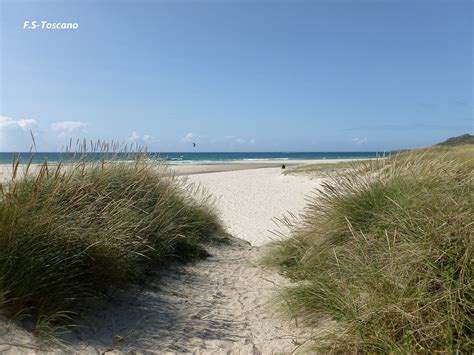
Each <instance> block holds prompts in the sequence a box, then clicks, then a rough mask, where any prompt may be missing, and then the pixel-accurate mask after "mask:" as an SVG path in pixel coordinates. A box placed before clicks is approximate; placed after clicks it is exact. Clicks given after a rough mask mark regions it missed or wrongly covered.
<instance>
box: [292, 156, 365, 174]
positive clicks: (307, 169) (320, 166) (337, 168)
mask: <svg viewBox="0 0 474 355" xmlns="http://www.w3.org/2000/svg"><path fill="white" fill-rule="evenodd" d="M367 162H369V161H368V160H354V161H342V162H337V163H315V164H306V165H302V166H298V167H295V168H288V169H286V170H285V171H284V172H283V174H284V175H296V174H304V175H309V176H314V177H320V176H328V175H331V174H334V173H341V172H344V171H347V170H357V169H362V168H364V167H366V166H367Z"/></svg>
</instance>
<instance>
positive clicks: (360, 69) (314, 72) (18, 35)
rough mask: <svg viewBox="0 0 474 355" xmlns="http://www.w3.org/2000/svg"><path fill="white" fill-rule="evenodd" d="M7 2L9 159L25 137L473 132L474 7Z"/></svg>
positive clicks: (394, 141)
mask: <svg viewBox="0 0 474 355" xmlns="http://www.w3.org/2000/svg"><path fill="white" fill-rule="evenodd" d="M0 4H1V5H0V42H1V43H0V51H1V56H0V58H1V59H0V60H1V62H0V68H1V69H0V151H26V150H29V148H30V146H31V142H32V139H31V133H30V132H32V133H33V134H34V137H35V141H36V149H37V150H38V151H59V150H61V149H62V147H63V146H64V145H65V144H67V143H68V142H69V139H70V138H72V139H77V138H86V139H92V140H97V139H101V140H103V141H109V142H110V141H112V140H114V141H119V142H122V143H134V144H139V145H141V146H146V147H148V149H149V150H152V151H163V152H164V151H214V152H220V151H222V152H226V151H242V152H245V151H277V152H281V151H283V152H286V151H388V150H392V149H401V148H412V147H418V146H426V145H430V144H434V143H437V142H440V141H442V140H444V139H446V138H447V137H450V136H455V135H460V134H464V133H474V117H473V91H472V88H473V81H474V74H473V68H472V64H473V31H474V30H473V4H472V2H471V1H470V0H467V1H465V0H409V1H408V0H360V1H353V0H351V1H348V0H346V1H344V0H313V1H298V0H294V1H290V0H288V1H281V0H280V1H270V0H261V1H258V0H253V1H250V0H245V1H243V0H242V1H230V0H220V1H218V0H212V1H211V0H208V1H204V0H202V1H199V0H194V1H181V0H169V1H166V0H161V1H151V0H150V1H143V0H142V1H140V0H133V1H132V0H130V1H124V0H119V1H107V0H101V1H99V0H96V1H91V0H82V1H74V0H69V1H59V0H56V1H41V0H36V1H22V0H0ZM25 21H29V23H31V22H32V21H38V23H40V22H41V21H48V22H49V23H57V22H60V23H63V22H66V23H68V22H70V23H77V24H78V28H77V29H70V30H53V29H50V30H48V29H41V28H39V29H38V28H37V29H28V28H24V27H25ZM193 142H195V143H197V146H196V148H193V147H192V143H193Z"/></svg>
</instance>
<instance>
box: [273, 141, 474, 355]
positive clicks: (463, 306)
mask: <svg viewBox="0 0 474 355" xmlns="http://www.w3.org/2000/svg"><path fill="white" fill-rule="evenodd" d="M473 178H474V146H464V147H458V148H447V147H434V148H429V149H422V150H415V151H411V152H404V153H401V154H398V155H394V156H392V157H389V158H388V159H385V160H381V161H372V162H367V163H365V167H364V168H361V167H360V166H358V168H357V169H356V171H354V170H351V171H345V172H344V173H342V174H339V175H336V176H334V177H333V178H332V181H330V182H329V183H326V184H325V185H324V187H323V188H322V190H321V191H320V192H319V194H318V196H317V197H314V198H313V199H312V201H311V202H310V204H309V205H308V207H307V210H306V215H305V216H304V218H303V220H302V221H296V222H293V223H292V224H293V225H292V226H291V228H292V235H291V238H289V239H286V240H282V241H279V242H276V243H274V245H273V246H272V249H271V251H270V253H269V254H268V257H267V258H266V262H267V263H268V264H270V265H273V266H277V267H278V268H279V269H280V271H281V272H282V273H283V274H285V275H287V276H288V277H290V278H291V279H292V280H293V281H294V283H293V285H292V286H290V287H287V288H286V289H284V290H283V291H282V296H281V299H280V301H281V303H280V307H281V309H283V310H285V311H286V314H287V315H288V316H289V317H294V318H297V319H298V320H299V322H300V323H303V324H305V325H306V326H308V327H317V325H318V322H320V321H322V320H332V322H333V323H334V324H335V325H334V327H332V328H331V329H330V330H328V332H326V333H324V334H320V335H315V336H314V338H313V339H311V341H312V345H313V346H314V347H315V348H316V349H320V350H326V351H327V350H331V351H334V352H348V351H350V352H358V351H361V352H415V351H429V352H434V351H442V352H445V351H447V352H454V351H458V350H459V351H464V352H467V353H469V352H472V351H473V322H472V319H473V311H474V304H473V302H474V300H473V295H474V283H473V276H474V275H473V273H472V261H473V250H474V238H473V237H474V189H473Z"/></svg>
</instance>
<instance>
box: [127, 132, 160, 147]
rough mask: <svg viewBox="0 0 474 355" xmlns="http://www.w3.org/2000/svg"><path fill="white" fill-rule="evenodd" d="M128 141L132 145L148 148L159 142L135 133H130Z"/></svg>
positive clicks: (145, 135)
mask: <svg viewBox="0 0 474 355" xmlns="http://www.w3.org/2000/svg"><path fill="white" fill-rule="evenodd" d="M128 140H129V141H130V142H132V143H135V144H138V145H139V146H143V145H145V146H148V145H151V144H156V143H158V142H159V140H158V139H156V138H154V137H153V136H152V135H149V134H144V135H140V134H138V133H137V132H135V131H133V132H132V135H131V136H130V137H129V138H128Z"/></svg>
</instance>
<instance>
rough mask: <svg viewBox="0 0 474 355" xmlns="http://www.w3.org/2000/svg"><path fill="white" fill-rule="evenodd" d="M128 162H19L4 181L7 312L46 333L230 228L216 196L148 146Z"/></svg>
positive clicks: (0, 267)
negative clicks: (178, 175)
mask: <svg viewBox="0 0 474 355" xmlns="http://www.w3.org/2000/svg"><path fill="white" fill-rule="evenodd" d="M121 159H123V153H122V155H121ZM130 159H131V160H132V161H130V162H118V161H114V160H113V158H112V161H107V162H106V161H100V160H90V159H89V158H88V156H87V155H84V157H83V158H81V159H79V160H78V161H77V162H75V163H71V164H67V165H62V164H59V165H55V166H51V165H49V164H48V163H47V162H45V163H44V164H43V165H42V166H40V167H36V168H34V169H33V168H32V167H30V166H29V165H27V166H26V167H25V166H22V165H19V163H18V162H16V163H14V177H13V178H12V180H11V181H9V182H7V183H5V184H3V185H0V312H2V313H4V314H7V315H9V316H14V315H19V314H21V315H24V316H29V317H30V319H33V320H34V323H36V330H37V331H38V332H39V331H40V330H41V329H49V327H48V326H50V325H51V326H52V325H54V324H55V323H63V322H64V321H66V322H70V320H71V319H70V318H71V317H74V316H75V312H76V310H77V309H78V307H79V306H81V305H82V304H83V303H84V301H86V300H89V299H91V298H95V297H100V296H101V295H104V294H105V293H106V292H107V290H108V289H109V288H110V287H123V286H126V285H128V284H131V283H137V282H141V281H143V279H144V277H145V275H146V273H147V271H148V270H150V269H151V268H155V267H158V266H160V265H163V263H166V262H167V261H168V260H170V259H171V258H180V259H181V260H188V259H190V258H196V257H202V256H205V255H206V251H205V248H204V246H203V245H204V244H205V243H207V242H211V241H212V240H213V238H214V237H215V236H216V235H217V234H220V233H221V232H222V227H221V224H220V221H219V218H218V216H217V215H216V214H215V213H214V210H213V207H212V203H211V202H210V201H209V197H208V195H206V194H205V193H204V192H202V191H199V189H197V188H195V187H192V186H188V185H186V184H185V183H183V182H180V181H178V180H177V179H175V178H174V177H173V175H172V174H171V173H169V172H167V171H166V167H165V166H163V165H162V164H161V163H160V162H159V161H154V160H152V161H150V160H149V157H148V156H147V155H146V153H140V154H136V153H135V154H132V155H131V158H130ZM20 169H24V170H25V171H23V172H22V174H21V176H20V174H19V170H20ZM15 175H16V176H15Z"/></svg>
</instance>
